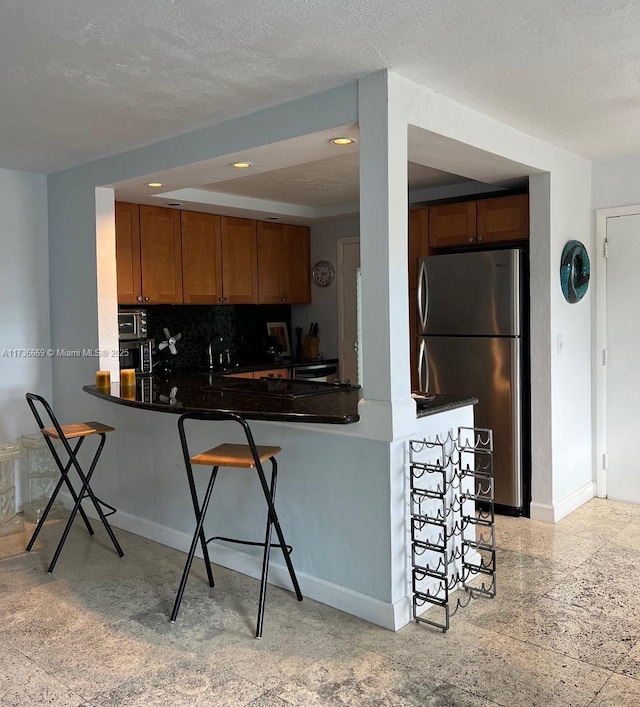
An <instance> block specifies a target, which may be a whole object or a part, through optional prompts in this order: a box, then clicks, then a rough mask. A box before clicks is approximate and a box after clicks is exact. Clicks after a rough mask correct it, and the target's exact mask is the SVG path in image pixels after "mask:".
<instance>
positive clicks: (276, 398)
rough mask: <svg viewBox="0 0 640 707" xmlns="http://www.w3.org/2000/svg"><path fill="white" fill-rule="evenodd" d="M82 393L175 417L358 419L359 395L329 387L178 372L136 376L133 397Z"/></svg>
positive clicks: (127, 392) (90, 388) (115, 387)
mask: <svg viewBox="0 0 640 707" xmlns="http://www.w3.org/2000/svg"><path fill="white" fill-rule="evenodd" d="M271 368H275V365H273V366H271ZM236 370H237V369H236ZM228 372H230V371H228ZM83 390H84V391H85V392H87V393H89V394H90V395H95V396H96V397H98V398H102V399H103V400H109V401H111V402H114V403H119V404H121V405H128V406H130V407H136V408H142V409H146V410H156V411H160V412H172V413H178V414H182V413H184V412H191V411H199V412H202V411H207V410H211V411H225V412H234V413H237V414H238V415H241V416H242V417H245V418H247V419H249V420H271V421H276V422H313V423H327V424H338V425H345V424H351V423H354V422H358V420H359V419H360V416H359V415H358V401H359V399H360V392H361V389H360V388H359V387H357V386H355V387H354V386H348V385H333V384H330V383H311V382H306V381H305V382H302V381H291V380H276V379H270V380H269V379H262V380H250V379H240V378H228V377H225V376H224V375H218V374H207V373H195V372H193V371H189V372H182V373H181V372H179V371H176V372H175V373H173V374H171V375H170V376H169V377H168V378H167V377H164V376H155V375H154V376H138V378H137V380H136V386H135V391H134V389H133V388H132V389H127V388H123V389H121V388H120V385H119V384H118V383H114V384H112V385H111V388H110V389H109V390H105V389H101V388H96V386H95V385H86V386H84V388H83Z"/></svg>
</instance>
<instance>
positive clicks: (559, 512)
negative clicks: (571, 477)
mask: <svg viewBox="0 0 640 707" xmlns="http://www.w3.org/2000/svg"><path fill="white" fill-rule="evenodd" d="M595 495H596V485H595V482H593V481H589V483H587V484H585V485H584V486H582V487H581V488H579V489H578V490H577V491H574V492H573V493H572V494H570V495H569V496H567V497H566V498H563V499H562V501H560V502H559V503H555V504H553V505H549V504H547V503H532V504H531V520H541V521H544V522H545V523H557V522H558V521H559V520H562V519H563V518H564V517H565V516H568V515H569V513H572V512H573V511H575V510H576V508H580V506H582V505H583V504H585V503H586V502H587V501H590V500H591V499H592V498H594V496H595Z"/></svg>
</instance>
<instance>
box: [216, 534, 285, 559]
mask: <svg viewBox="0 0 640 707" xmlns="http://www.w3.org/2000/svg"><path fill="white" fill-rule="evenodd" d="M213 540H224V542H226V543H237V544H238V545H253V546H255V547H264V546H265V545H266V543H261V542H257V541H254V540H238V539H237V538H223V537H222V536H221V535H216V536H214V537H213V538H208V539H207V543H210V542H212V541H213ZM271 547H279V548H280V549H282V545H280V544H276V543H271ZM285 548H286V549H287V554H288V555H290V554H291V553H292V552H293V547H292V546H291V545H285Z"/></svg>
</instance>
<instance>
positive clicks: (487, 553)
mask: <svg viewBox="0 0 640 707" xmlns="http://www.w3.org/2000/svg"><path fill="white" fill-rule="evenodd" d="M409 445H410V449H409V460H410V465H409V470H410V512H411V573H412V578H411V579H412V591H413V618H414V619H415V621H416V622H418V623H426V624H430V625H431V626H435V627H437V628H439V629H441V630H442V631H443V632H445V631H447V630H448V629H449V620H450V618H451V616H453V615H454V614H455V613H456V611H457V610H458V609H459V608H461V607H465V606H467V605H468V604H469V602H470V601H471V599H474V598H476V597H480V596H482V597H489V598H493V597H494V596H495V594H496V551H495V528H494V507H493V434H492V432H491V430H488V429H481V428H476V427H459V428H458V430H457V435H456V436H454V435H453V434H452V433H449V434H448V435H447V436H446V437H445V438H444V439H442V438H441V437H439V436H438V437H436V438H435V439H434V440H427V439H422V440H411V442H410V443H409ZM431 607H438V610H436V609H431ZM427 609H431V610H430V611H429V612H428V613H427V614H426V615H421V614H423V613H424V612H426V610H427Z"/></svg>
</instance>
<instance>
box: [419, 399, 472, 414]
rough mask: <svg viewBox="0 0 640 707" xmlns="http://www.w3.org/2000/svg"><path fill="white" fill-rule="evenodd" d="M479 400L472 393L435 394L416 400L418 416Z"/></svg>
mask: <svg viewBox="0 0 640 707" xmlns="http://www.w3.org/2000/svg"><path fill="white" fill-rule="evenodd" d="M477 402H478V398H474V397H473V396H472V395H434V396H433V398H432V399H430V400H429V399H428V400H420V399H417V400H416V407H417V415H418V417H426V416H427V415H435V414H436V413H438V412H446V411H447V410H455V409H456V408H462V407H465V406H466V405H476V404H477Z"/></svg>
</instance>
